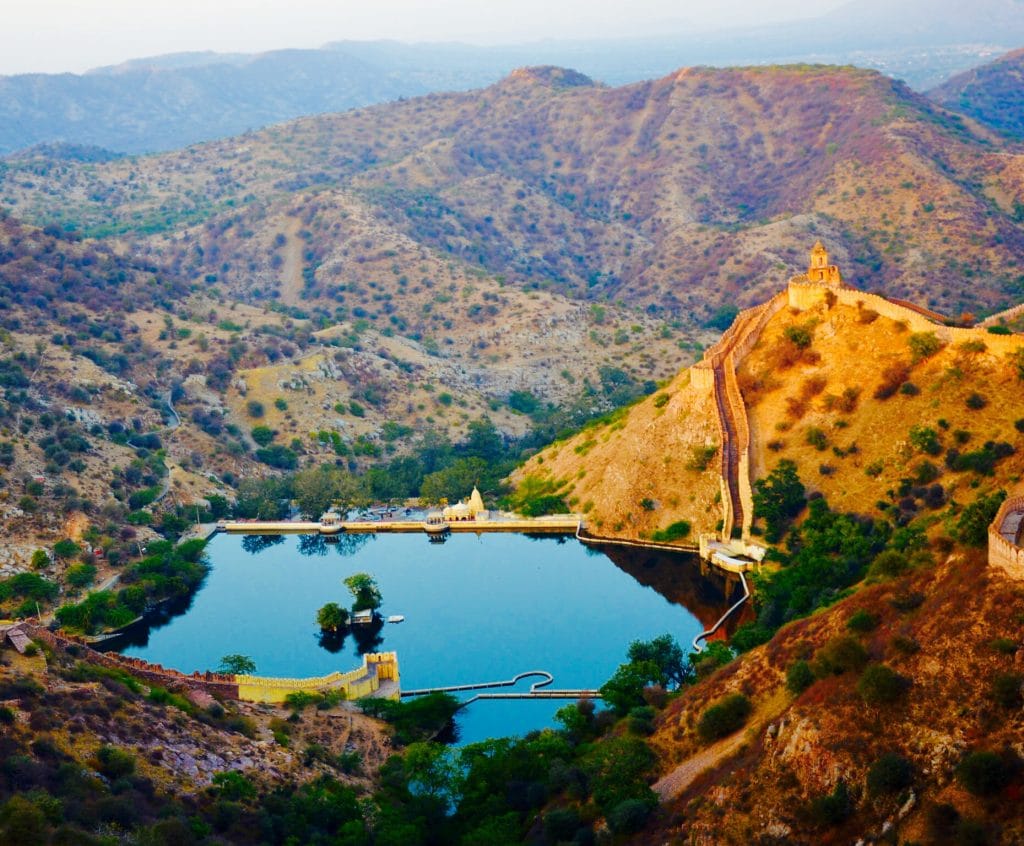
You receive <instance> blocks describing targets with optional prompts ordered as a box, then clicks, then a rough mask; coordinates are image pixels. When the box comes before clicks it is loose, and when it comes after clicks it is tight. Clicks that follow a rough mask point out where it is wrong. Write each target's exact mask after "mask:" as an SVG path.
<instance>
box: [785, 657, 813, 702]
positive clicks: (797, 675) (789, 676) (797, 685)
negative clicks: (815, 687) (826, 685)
mask: <svg viewBox="0 0 1024 846" xmlns="http://www.w3.org/2000/svg"><path fill="white" fill-rule="evenodd" d="M812 684H814V672H813V671H812V670H811V665H810V664H808V663H807V662H806V661H804V660H799V661H794V662H793V663H792V664H790V665H789V669H788V670H786V689H787V690H788V691H789V692H790V693H792V694H793V695H794V696H799V695H800V694H801V693H803V692H804V691H805V690H807V688H809V687H810V686H811V685H812Z"/></svg>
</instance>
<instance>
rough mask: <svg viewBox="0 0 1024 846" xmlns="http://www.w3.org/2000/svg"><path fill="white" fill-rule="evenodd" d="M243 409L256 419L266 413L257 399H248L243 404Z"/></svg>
mask: <svg viewBox="0 0 1024 846" xmlns="http://www.w3.org/2000/svg"><path fill="white" fill-rule="evenodd" d="M245 410H246V413H248V415H249V416H250V417H255V418H256V419H259V418H260V417H262V416H263V415H264V414H266V409H265V408H264V407H263V403H261V402H260V401H259V400H249V402H247V403H246V404H245Z"/></svg>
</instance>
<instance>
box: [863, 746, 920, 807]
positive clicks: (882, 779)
mask: <svg viewBox="0 0 1024 846" xmlns="http://www.w3.org/2000/svg"><path fill="white" fill-rule="evenodd" d="M913 778H914V768H913V766H912V765H911V763H910V761H908V760H907V759H906V758H904V757H903V756H902V755H899V754H897V753H896V752H886V753H885V754H883V755H881V756H880V757H879V758H878V759H877V760H876V761H875V762H874V763H873V764H872V765H871V767H870V768H869V769H868V779H867V785H868V793H870V794H871V795H872V796H878V795H879V794H881V793H898V792H899V791H901V790H903V789H904V788H905V787H909V786H910V783H911V781H912V780H913Z"/></svg>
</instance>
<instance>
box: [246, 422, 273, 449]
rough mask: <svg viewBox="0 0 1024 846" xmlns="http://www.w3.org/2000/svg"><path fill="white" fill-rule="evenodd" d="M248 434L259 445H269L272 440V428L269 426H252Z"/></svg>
mask: <svg viewBox="0 0 1024 846" xmlns="http://www.w3.org/2000/svg"><path fill="white" fill-rule="evenodd" d="M250 434H251V435H252V439H253V440H254V441H256V443H257V444H259V445H260V446H261V447H265V446H269V445H270V443H271V442H272V441H273V440H274V430H273V429H271V428H270V427H269V426H253V428H252V430H251V432H250Z"/></svg>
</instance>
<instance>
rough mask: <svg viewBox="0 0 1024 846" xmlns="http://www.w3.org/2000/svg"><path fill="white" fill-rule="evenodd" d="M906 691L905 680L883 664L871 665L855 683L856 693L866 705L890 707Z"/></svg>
mask: <svg viewBox="0 0 1024 846" xmlns="http://www.w3.org/2000/svg"><path fill="white" fill-rule="evenodd" d="M906 689H907V680H906V679H905V678H903V676H901V675H900V674H899V673H897V672H896V671H895V670H893V669H892V668H891V667H887V666H886V665H885V664H872V665H871V666H869V667H868V668H867V669H866V670H865V671H864V674H863V675H862V676H861V677H860V680H859V681H858V682H857V693H859V694H860V697H861V699H863V700H864V701H865V702H866V703H867V704H868V705H892V704H893V703H895V702H898V701H899V700H900V699H902V698H903V695H904V693H906Z"/></svg>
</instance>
